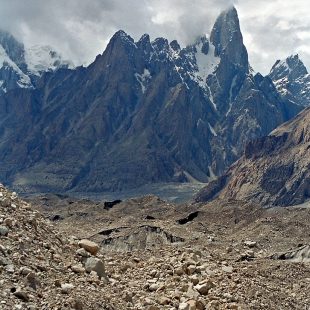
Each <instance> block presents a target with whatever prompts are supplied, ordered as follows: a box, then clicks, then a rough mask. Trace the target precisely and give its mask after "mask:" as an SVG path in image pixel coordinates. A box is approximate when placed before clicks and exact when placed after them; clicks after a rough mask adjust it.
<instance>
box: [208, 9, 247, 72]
mask: <svg viewBox="0 0 310 310" xmlns="http://www.w3.org/2000/svg"><path fill="white" fill-rule="evenodd" d="M210 41H211V42H212V44H213V45H214V46H215V56H220V55H226V56H228V57H229V59H230V61H231V62H232V63H234V64H240V65H242V66H243V67H245V68H247V69H248V54H247V51H246V48H245V46H244V44H243V37H242V34H241V30H240V25H239V18H238V13H237V10H236V9H235V8H234V7H230V8H229V9H227V10H225V11H223V12H222V13H221V14H220V15H219V17H218V18H217V20H216V22H215V24H214V27H213V29H212V32H211V36H210Z"/></svg>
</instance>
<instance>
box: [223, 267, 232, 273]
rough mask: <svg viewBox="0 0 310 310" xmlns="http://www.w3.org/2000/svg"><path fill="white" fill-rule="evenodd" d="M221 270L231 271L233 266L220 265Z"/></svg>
mask: <svg viewBox="0 0 310 310" xmlns="http://www.w3.org/2000/svg"><path fill="white" fill-rule="evenodd" d="M222 270H223V271H224V272H226V273H232V272H233V270H234V268H233V267H232V266H222Z"/></svg>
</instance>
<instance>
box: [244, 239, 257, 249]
mask: <svg viewBox="0 0 310 310" xmlns="http://www.w3.org/2000/svg"><path fill="white" fill-rule="evenodd" d="M244 245H246V246H247V247H249V248H254V247H255V246H256V245H257V242H256V241H244Z"/></svg>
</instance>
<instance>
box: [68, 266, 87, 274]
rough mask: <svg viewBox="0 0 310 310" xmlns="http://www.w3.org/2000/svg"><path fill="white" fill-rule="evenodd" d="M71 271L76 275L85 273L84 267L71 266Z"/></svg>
mask: <svg viewBox="0 0 310 310" xmlns="http://www.w3.org/2000/svg"><path fill="white" fill-rule="evenodd" d="M71 270H72V271H73V272H75V273H84V272H85V268H84V267H83V266H82V265H73V266H71Z"/></svg>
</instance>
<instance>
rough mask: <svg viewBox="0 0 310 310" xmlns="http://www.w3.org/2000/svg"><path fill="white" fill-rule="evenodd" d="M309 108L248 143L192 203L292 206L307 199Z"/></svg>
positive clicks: (309, 194) (309, 186) (309, 179)
mask: <svg viewBox="0 0 310 310" xmlns="http://www.w3.org/2000/svg"><path fill="white" fill-rule="evenodd" d="M309 168H310V109H309V108H307V109H305V110H304V111H303V112H301V113H300V114H299V115H297V117H296V118H294V119H293V120H292V121H289V122H287V123H285V124H284V125H282V126H280V127H279V128H277V129H276V130H274V131H273V132H272V133H271V134H270V135H269V136H267V137H264V138H262V139H258V140H254V141H252V142H250V143H249V144H248V145H247V147H246V149H245V152H244V155H243V156H242V158H241V159H240V160H239V161H237V162H236V163H235V164H234V165H232V166H231V167H230V168H229V170H228V171H227V172H226V174H225V175H223V176H222V177H220V178H218V179H217V180H215V181H213V182H210V183H209V184H208V185H207V186H206V187H205V188H204V189H203V190H202V191H201V192H200V193H198V195H197V197H196V201H209V200H212V199H213V198H215V197H219V198H223V199H236V200H250V201H253V202H256V203H259V204H262V205H279V206H287V205H295V204H301V203H303V202H305V201H307V200H308V199H309V198H310V170H309Z"/></svg>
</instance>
